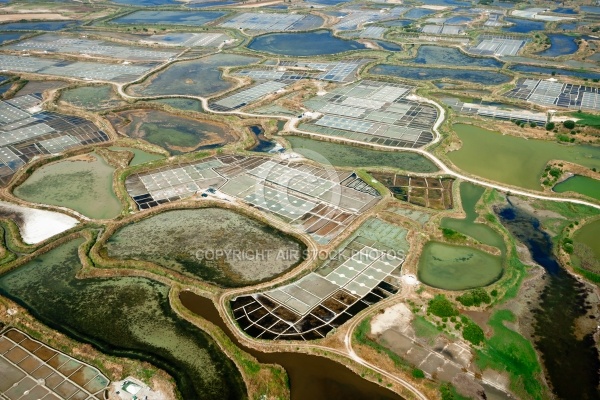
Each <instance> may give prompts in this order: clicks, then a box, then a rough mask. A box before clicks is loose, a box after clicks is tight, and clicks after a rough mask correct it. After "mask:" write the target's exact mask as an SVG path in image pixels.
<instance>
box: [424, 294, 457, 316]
mask: <svg viewBox="0 0 600 400" xmlns="http://www.w3.org/2000/svg"><path fill="white" fill-rule="evenodd" d="M427 312H428V313H431V314H433V315H436V316H438V317H440V318H444V317H452V316H455V315H458V310H457V309H456V307H454V304H452V302H451V301H450V300H448V299H447V298H446V296H444V295H443V294H438V295H436V296H435V297H434V298H433V299H431V300H429V304H428V307H427Z"/></svg>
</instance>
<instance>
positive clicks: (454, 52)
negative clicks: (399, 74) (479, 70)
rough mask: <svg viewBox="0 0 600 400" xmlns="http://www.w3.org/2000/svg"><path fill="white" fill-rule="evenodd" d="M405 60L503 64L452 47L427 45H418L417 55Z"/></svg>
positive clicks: (482, 64)
mask: <svg viewBox="0 0 600 400" xmlns="http://www.w3.org/2000/svg"><path fill="white" fill-rule="evenodd" d="M407 61H408V62H412V63H415V64H425V65H430V64H433V65H451V66H453V67H458V66H465V67H487V68H502V65H504V64H503V63H501V62H500V61H498V60H496V59H494V58H490V57H487V58H484V57H471V56H468V55H466V54H464V53H462V52H461V51H460V50H458V49H456V48H454V47H441V46H429V45H425V46H421V47H419V50H418V51H417V56H416V57H415V58H414V59H412V60H407Z"/></svg>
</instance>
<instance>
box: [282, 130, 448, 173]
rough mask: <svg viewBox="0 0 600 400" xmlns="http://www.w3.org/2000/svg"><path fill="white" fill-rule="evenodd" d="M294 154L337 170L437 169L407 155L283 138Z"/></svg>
mask: <svg viewBox="0 0 600 400" xmlns="http://www.w3.org/2000/svg"><path fill="white" fill-rule="evenodd" d="M286 140H287V141H289V142H290V144H291V145H292V149H293V150H294V152H296V153H298V154H301V155H302V156H304V157H306V158H308V159H310V160H314V161H318V162H321V163H325V164H332V165H334V166H337V167H356V168H364V167H390V168H397V169H401V170H405V171H410V172H423V173H424V172H436V171H438V168H437V167H436V166H435V164H434V163H433V162H431V161H429V160H428V159H427V158H426V157H424V156H422V155H420V154H416V153H409V152H386V151H376V150H369V149H364V148H360V147H354V146H347V145H343V144H338V143H330V142H321V141H318V140H313V139H307V138H303V137H297V136H286Z"/></svg>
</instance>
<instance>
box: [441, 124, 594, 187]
mask: <svg viewBox="0 0 600 400" xmlns="http://www.w3.org/2000/svg"><path fill="white" fill-rule="evenodd" d="M453 129H454V131H455V132H456V133H457V135H458V137H459V138H460V140H461V141H462V147H461V148H460V150H456V151H452V152H450V153H448V154H447V156H448V158H449V159H450V161H452V162H453V163H454V164H455V165H456V166H457V167H458V168H460V169H462V170H464V171H467V172H469V173H471V174H474V175H477V176H481V177H483V178H486V179H490V180H493V181H497V182H501V183H506V184H509V185H514V186H519V187H523V188H527V189H532V190H541V189H542V187H541V184H540V180H539V179H540V177H541V175H542V173H543V171H544V168H545V167H546V163H547V162H548V161H550V160H564V161H569V162H573V163H576V164H580V165H583V166H585V167H588V168H593V167H595V168H600V147H592V146H585V145H573V146H571V145H563V144H559V143H557V142H551V141H542V140H535V139H529V140H528V139H523V138H520V137H515V136H508V135H501V134H499V133H497V132H494V131H490V130H487V129H483V128H479V127H476V126H473V125H466V124H455V125H453Z"/></svg>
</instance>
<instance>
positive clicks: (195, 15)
mask: <svg viewBox="0 0 600 400" xmlns="http://www.w3.org/2000/svg"><path fill="white" fill-rule="evenodd" d="M225 14H227V13H226V12H223V11H135V12H133V13H131V14H127V15H125V16H123V17H120V18H116V19H113V20H112V21H110V23H112V24H154V25H190V26H202V25H204V24H206V23H208V22H211V21H214V20H215V19H217V18H221V17H222V16H223V15H225Z"/></svg>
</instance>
